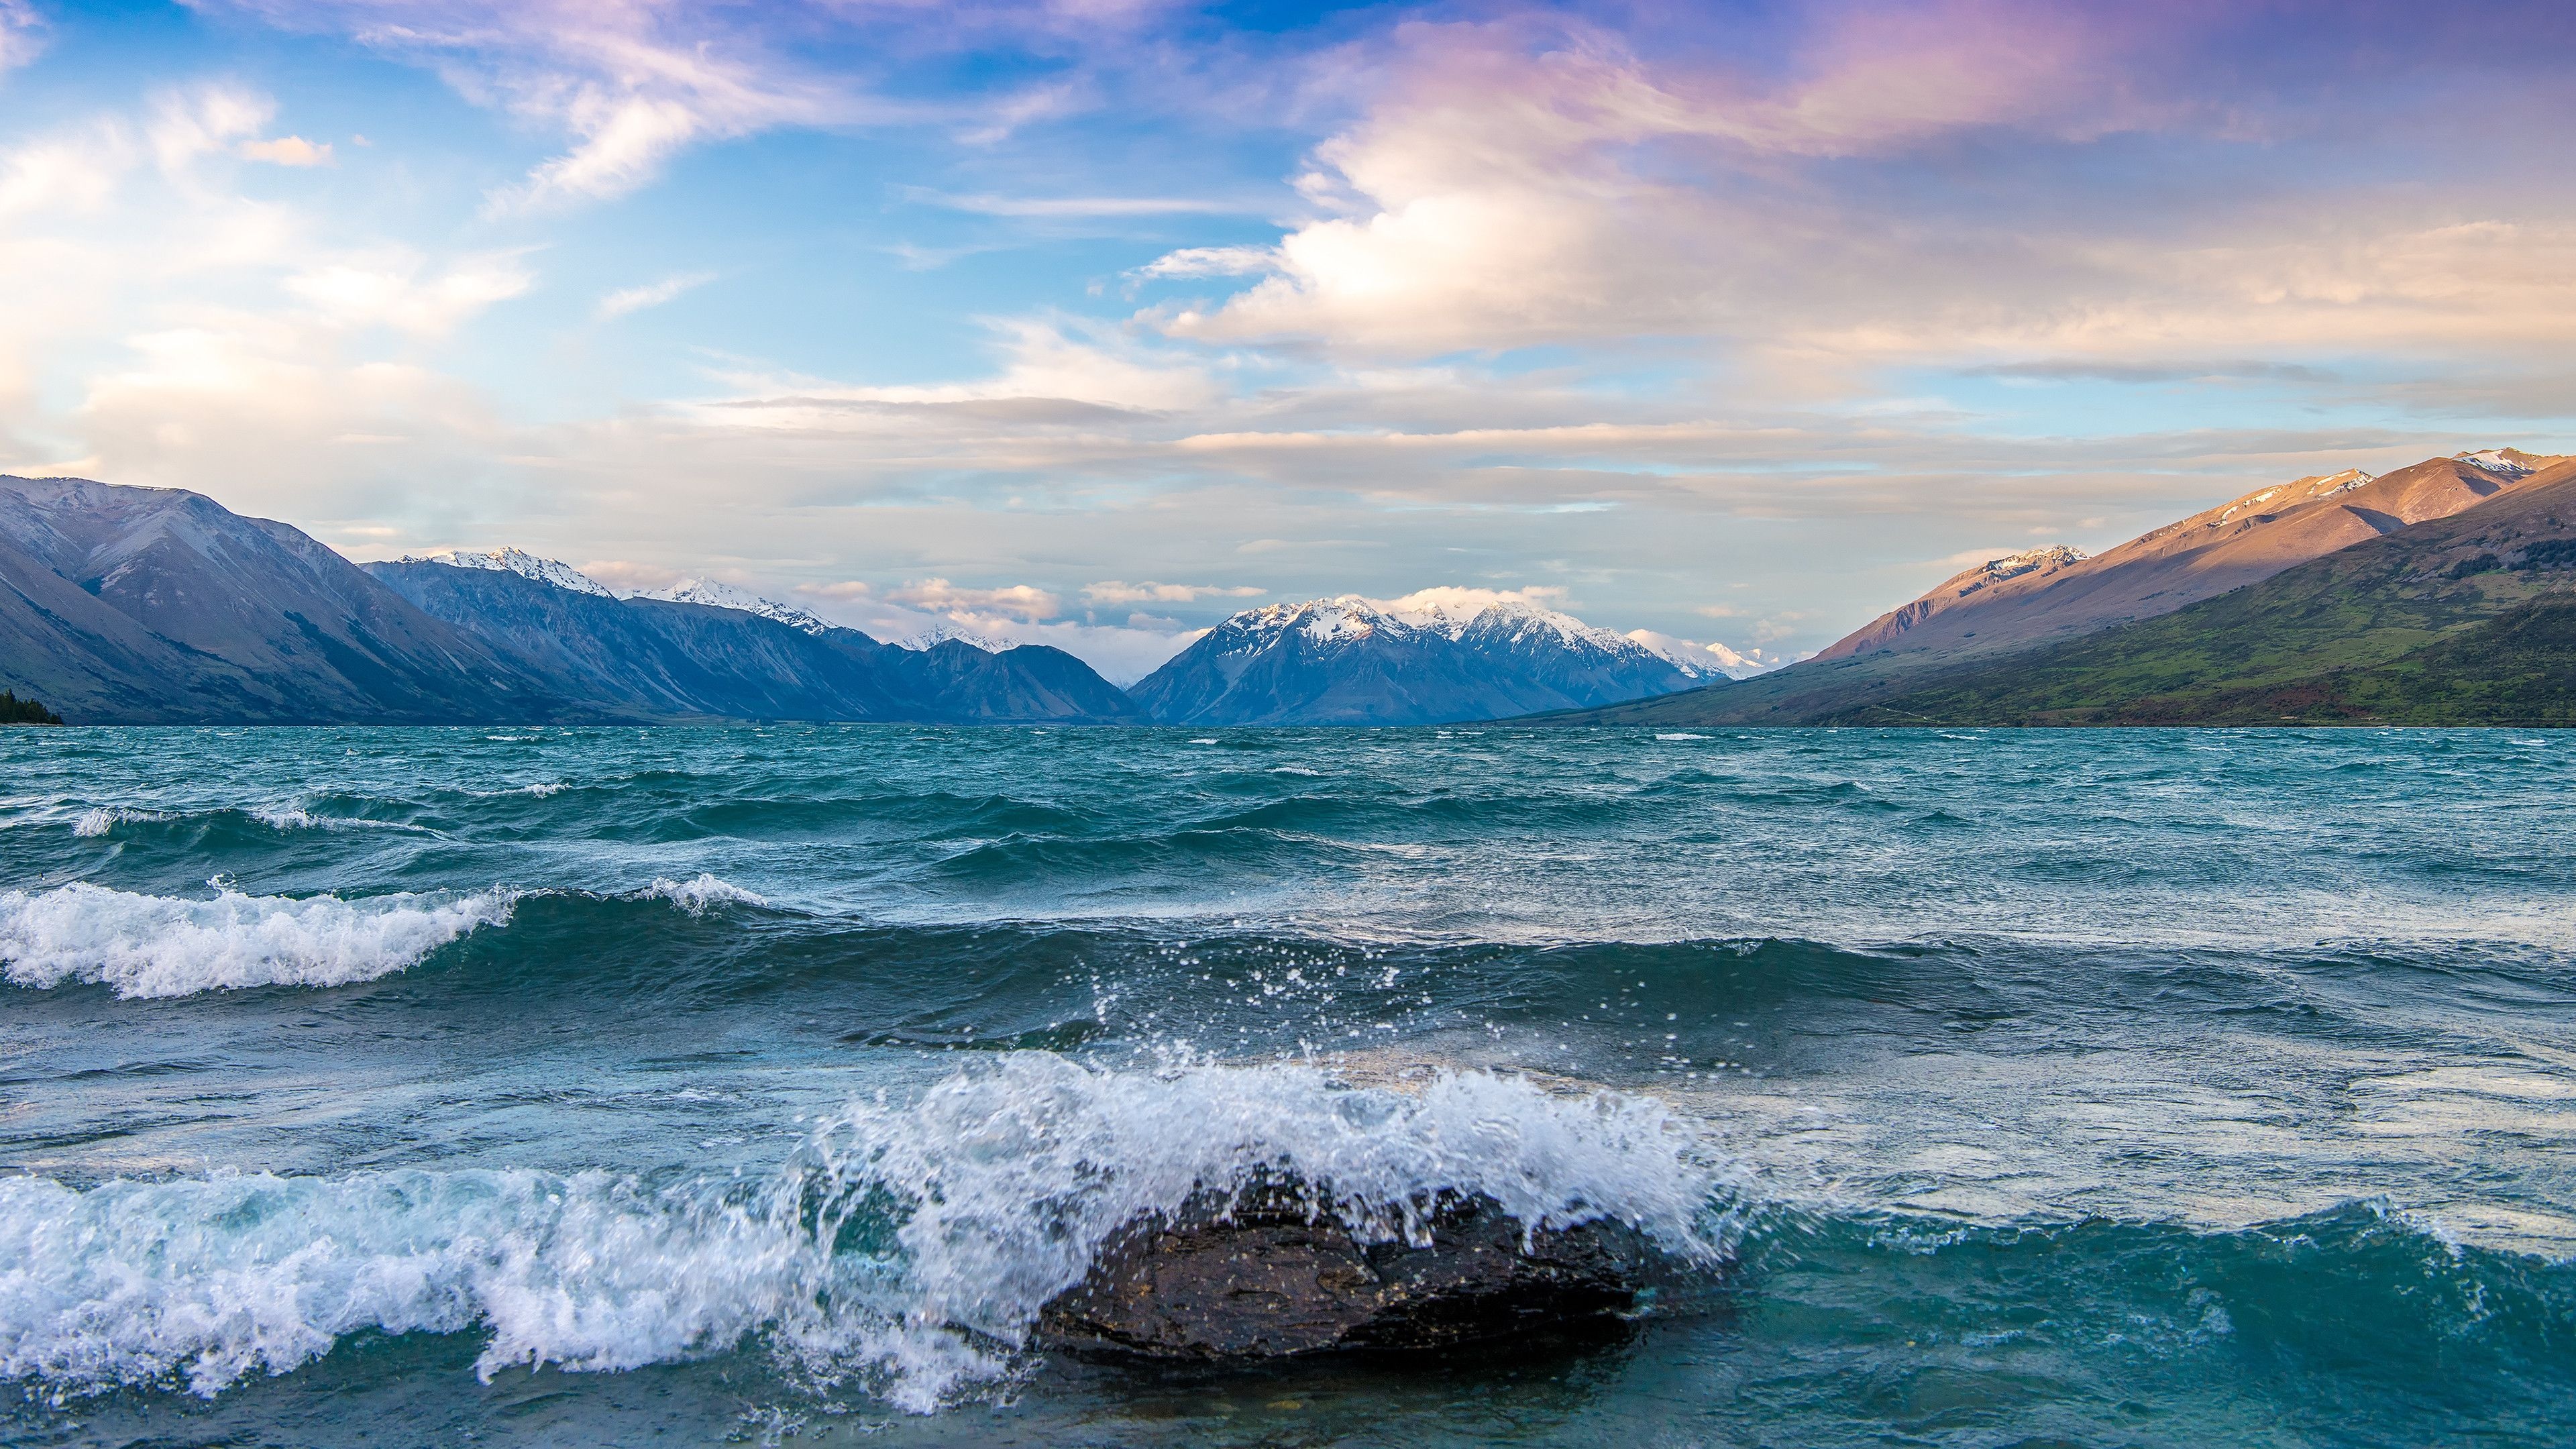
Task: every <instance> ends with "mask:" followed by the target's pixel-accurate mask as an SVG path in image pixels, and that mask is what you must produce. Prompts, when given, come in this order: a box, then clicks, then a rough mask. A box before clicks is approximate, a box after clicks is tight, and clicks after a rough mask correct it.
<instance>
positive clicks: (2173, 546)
mask: <svg viewBox="0 0 2576 1449" xmlns="http://www.w3.org/2000/svg"><path fill="white" fill-rule="evenodd" d="M2571 476H2576V458H2544V457H2537V456H2534V455H2532V454H2528V453H2522V452H2518V451H2515V450H2512V449H2504V450H2501V451H2496V452H2489V453H2485V454H2480V455H2477V460H2476V461H2472V459H2471V458H2470V457H2469V456H2467V455H2463V456H2461V457H2456V458H2434V459H2430V460H2427V461H2425V462H2422V463H2417V464H2415V465H2414V466H2412V467H2408V468H2401V469H2398V470H2397V471H2395V472H2393V473H2387V474H2384V475H2382V476H2380V477H2377V478H2373V477H2371V476H2369V475H2368V474H2366V473H2362V472H2361V471H2359V470H2358V469H2347V470H2345V471H2344V472H2341V473H2333V474H2327V475H2324V476H2321V477H2315V478H2302V479H2299V480H2298V481H2297V482H2295V483H2283V484H2276V485H2274V486H2273V487H2270V488H2264V489H2259V490H2257V491H2255V492H2252V493H2248V494H2246V495H2245V496H2244V497H2242V498H2238V499H2235V500H2233V501H2231V502H2228V503H2224V504H2221V505H2220V506H2218V507H2216V508H2212V509H2209V510H2207V511H2205V512H2201V513H2196V514H2193V515H2192V516H2191V517H2189V518H2186V519H2183V520H2182V521H2180V522H2178V523H2169V524H2166V525H2165V526H2164V527H2162V528H2159V529H2156V530H2154V531H2153V532H2150V533H2146V534H2142V535H2140V536H2138V537H2137V538H2133V539H2131V540H2129V541H2128V542H2127V543H2124V544H2121V545H2120V546H2119V547H2117V548H2114V549H2111V550H2109V551H2107V552H2104V553H2102V554H2099V555H2096V556H2094V557H2091V558H2085V557H2082V556H2081V555H2076V554H2074V553H2073V551H2072V550H2066V549H2059V550H2041V551H2038V552H2036V553H2032V554H2020V555H2015V556H2014V557H2013V558H2011V559H1999V560H1996V561H1995V562H1993V563H1989V564H1981V565H1979V566H1978V567H1976V568H1972V569H1969V570H1967V571H1965V572H1963V573H1960V574H1958V575H1956V576H1954V577H1952V578H1950V579H1947V580H1944V581H1943V582H1942V583H1941V584H1940V585H1939V586H1938V587H1936V588H1934V589H1932V590H1931V591H1930V592H1928V593H1926V594H1924V595H1923V596H1922V597H1921V598H1919V599H1916V600H1914V601H1913V602H1912V603H1909V604H1906V605H1904V606H1903V607H1901V608H1898V609H1895V610H1892V611H1890V612H1889V613H1886V614H1882V615H1880V616H1879V617H1878V618H1877V619H1875V620H1872V621H1871V622H1870V623H1869V624H1867V625H1864V626H1863V627H1862V628H1860V629H1859V630H1857V631H1855V632H1853V633H1852V634H1849V635H1847V636H1845V637H1844V638H1843V639H1841V640H1839V641H1837V642H1835V643H1834V644H1833V645H1832V646H1830V647H1828V648H1827V649H1825V650H1824V651H1823V652H1822V653H1821V654H1819V655H1818V656H1817V657H1818V658H1820V659H1839V658H1845V657H1851V656H1859V655H1869V654H1882V653H1893V654H1917V653H1923V654H1984V653H1988V652H1991V651H1995V650H2001V649H2019V648H2026V647H2029V646H2032V645H2035V644H2041V643H2046V642H2049V641H2051V640H2055V639H2062V638H2069V637H2073V636H2076V635H2080V634H2090V633H2093V632H2095V631H2096V630H2100V629H2105V628H2109V627H2111V626H2112V625H2115V624H2121V623H2126V622H2128V621H2130V620H2135V619H2145V618H2152V617H2154V616H2156V615H2158V614H2167V613H2171V612H2172V611H2174V610H2176V609H2179V608H2181V607H2183V606H2184V605H2186V604H2192V603H2197V602H2199V601H2200V600H2202V599H2207V598H2213V597H2216V596H2217V595H2220V594H2223V593H2226V592H2228V591H2229V590H2231V589H2237V588H2242V587H2244V586H2245V585H2247V584H2250V583H2254V582H2256V581H2258V580H2261V579H2266V578H2269V577H2271V576H2272V575H2274V574H2276V573H2279V572H2280V571H2281V570H2283V569H2286V568H2290V567H2293V566H2295V565H2298V564H2303V563H2306V562H2307V561H2308V560H2310V559H2313V558H2321V557H2323V556H2325V555H2326V554H2330V553H2333V552H2335V551H2337V550H2339V549H2344V548H2349V547H2351V546H2352V545H2353V544H2356V543H2361V542H2364V541H2366V540H2368V539H2372V538H2377V537H2379V536H2381V535H2384V534H2389V533H2394V532H2396V531H2397V530H2398V529H2401V528H2405V527H2407V526H2409V525H2411V524H2416V523H2422V522H2425V521H2427V520H2430V519H2436V518H2448V517H2450V516H2451V515H2453V514H2455V513H2458V512H2460V511H2462V510H2463V509H2467V508H2471V507H2474V506H2476V505H2477V504H2479V503H2482V502H2484V501H2486V500H2487V499H2489V498H2492V497H2494V496H2496V495H2497V494H2499V493H2504V492H2508V491H2513V490H2518V489H2522V488H2527V487H2530V486H2532V485H2533V484H2537V483H2545V482H2554V481H2557V480H2559V479H2562V478H2567V477H2571Z"/></svg>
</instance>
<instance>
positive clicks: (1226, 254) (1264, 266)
mask: <svg viewBox="0 0 2576 1449" xmlns="http://www.w3.org/2000/svg"><path fill="white" fill-rule="evenodd" d="M1277 270H1279V249H1278V248H1276V247H1183V248H1181V249H1180V250H1179V251H1175V252H1165V253H1164V254H1163V255H1161V256H1159V257H1156V258H1154V259H1153V260H1152V261H1150V262H1147V263H1146V264H1145V265H1143V266H1141V267H1137V268H1134V269H1132V270H1130V271H1129V272H1128V273H1127V275H1128V276H1130V277H1134V278H1138V279H1140V280H1147V279H1157V278H1175V277H1249V276H1258V275H1260V274H1261V273H1264V272H1275V271H1277Z"/></svg>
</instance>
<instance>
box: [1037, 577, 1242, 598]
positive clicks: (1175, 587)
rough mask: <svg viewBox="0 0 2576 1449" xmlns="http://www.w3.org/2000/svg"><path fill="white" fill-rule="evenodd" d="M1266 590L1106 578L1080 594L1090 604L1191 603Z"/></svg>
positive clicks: (1084, 589) (1086, 586)
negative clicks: (1134, 582) (1134, 581)
mask: <svg viewBox="0 0 2576 1449" xmlns="http://www.w3.org/2000/svg"><path fill="white" fill-rule="evenodd" d="M1268 592H1269V590H1267V589H1263V588H1260V587H1258V586H1256V585H1252V584H1238V585H1235V586H1233V587H1231V588H1229V587H1226V586H1223V585H1219V584H1156V583H1142V584H1130V583H1125V582H1122V581H1120V580H1118V579H1109V580H1106V581H1104V582H1101V583H1096V584H1085V585H1083V589H1082V597H1083V599H1084V600H1085V601H1086V602H1089V603H1093V604H1190V603H1196V602H1197V601H1199V600H1200V599H1254V598H1259V597H1260V596H1261V595H1263V594H1265V593H1268Z"/></svg>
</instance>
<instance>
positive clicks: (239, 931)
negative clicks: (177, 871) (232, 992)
mask: <svg viewBox="0 0 2576 1449" xmlns="http://www.w3.org/2000/svg"><path fill="white" fill-rule="evenodd" d="M518 899H519V893H518V892H516V891H511V890H504V889H498V888H495V889H493V890H488V891H482V892H479V893H477V894H473V895H466V896H451V895H446V894H444V893H439V894H428V895H415V894H412V893H410V892H403V893H400V894H396V895H387V896H374V897H367V898H362V899H359V900H353V901H344V900H342V899H340V898H339V897H337V896H329V895H322V896H308V897H304V898H300V899H299V898H295V897H289V896H253V895H245V894H243V893H241V892H240V891H237V890H234V889H232V888H231V887H229V886H225V885H220V884H219V885H218V887H217V893H216V895H215V897H214V899H212V900H184V899H179V898H175V897H170V896H154V895H138V894H133V893H129V892H126V891H119V890H110V889H108V888H107V887H104V886H95V885H90V884H87V883H85V882H74V883H73V884H70V885H65V886H58V887H56V888H55V889H53V890H49V891H41V892H37V893H33V894H30V893H28V892H25V891H14V890H13V891H0V963H5V964H6V966H7V977H8V980H9V981H10V983H11V984H13V985H17V986H27V987H39V988H41V987H52V986H59V985H62V984H63V983H64V982H67V981H84V982H95V983H98V984H100V985H105V986H110V987H113V988H115V990H116V994H117V995H119V996H124V997H166V996H192V995H195V994H196V993H198V992H201V991H214V990H221V989H229V988H238V987H245V986H343V985H347V984H348V983H350V982H353V981H371V980H374V979H375V978H376V977H379V976H384V975H387V974H389V973H391V972H395V971H400V970H403V969H405V968H406V967H409V966H412V965H414V964H415V963H417V962H419V961H420V960H421V958H423V957H425V956H427V955H428V954H429V953H430V952H432V951H434V950H437V949H438V948H439V947H441V946H444V945H446V944H447V943H448V942H450V941H453V940H456V939H457V938H458V937H461V936H463V935H465V934H466V933H467V932H469V931H472V930H474V929H476V928H477V927H481V926H500V925H505V924H507V923H508V921H509V919H510V911H511V908H512V907H513V906H514V905H515V904H516V903H517V901H518Z"/></svg>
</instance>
